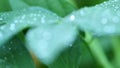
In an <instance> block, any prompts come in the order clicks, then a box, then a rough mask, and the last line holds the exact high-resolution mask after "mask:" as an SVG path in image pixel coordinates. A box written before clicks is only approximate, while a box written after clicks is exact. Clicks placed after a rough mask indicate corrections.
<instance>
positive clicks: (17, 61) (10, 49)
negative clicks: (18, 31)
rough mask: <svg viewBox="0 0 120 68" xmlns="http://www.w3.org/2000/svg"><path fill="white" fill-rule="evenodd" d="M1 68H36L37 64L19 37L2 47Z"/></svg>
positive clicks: (0, 53)
mask: <svg viewBox="0 0 120 68" xmlns="http://www.w3.org/2000/svg"><path fill="white" fill-rule="evenodd" d="M0 68H35V64H34V62H33V60H32V58H31V56H30V54H29V52H28V51H27V49H26V48H25V46H24V44H23V43H22V42H21V40H19V39H18V38H17V37H15V38H14V39H11V41H9V42H8V43H6V44H4V46H1V47H0Z"/></svg>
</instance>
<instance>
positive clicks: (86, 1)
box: [74, 0, 107, 8]
mask: <svg viewBox="0 0 120 68" xmlns="http://www.w3.org/2000/svg"><path fill="white" fill-rule="evenodd" d="M74 1H76V4H77V5H78V6H79V7H80V8H83V7H86V6H94V5H96V4H99V3H102V2H103V1H107V0H74Z"/></svg>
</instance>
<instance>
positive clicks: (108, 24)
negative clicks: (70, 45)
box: [63, 0, 120, 36]
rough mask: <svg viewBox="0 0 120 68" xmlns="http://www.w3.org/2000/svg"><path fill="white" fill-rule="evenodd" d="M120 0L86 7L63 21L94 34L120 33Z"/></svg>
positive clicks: (111, 0)
mask: <svg viewBox="0 0 120 68" xmlns="http://www.w3.org/2000/svg"><path fill="white" fill-rule="evenodd" d="M119 3H120V1H119V0H110V1H108V2H104V3H102V4H100V5H96V6H95V7H90V8H88V7H86V8H83V9H81V10H78V11H76V12H73V13H72V14H70V15H69V16H67V17H65V18H64V20H63V22H66V23H73V24H75V25H77V26H78V27H79V28H80V29H82V30H85V31H89V32H91V33H93V34H94V35H97V36H98V35H114V34H115V35H120V30H119V27H120V19H119V18H120V10H119V9H120V5H119Z"/></svg>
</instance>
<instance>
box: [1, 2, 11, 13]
mask: <svg viewBox="0 0 120 68" xmlns="http://www.w3.org/2000/svg"><path fill="white" fill-rule="evenodd" d="M10 10H11V7H10V4H9V1H8V0H0V12H5V11H10Z"/></svg>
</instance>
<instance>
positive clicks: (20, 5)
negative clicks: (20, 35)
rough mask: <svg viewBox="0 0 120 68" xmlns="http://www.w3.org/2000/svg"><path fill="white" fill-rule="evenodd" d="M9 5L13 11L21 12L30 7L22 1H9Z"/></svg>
mask: <svg viewBox="0 0 120 68" xmlns="http://www.w3.org/2000/svg"><path fill="white" fill-rule="evenodd" d="M9 3H10V5H11V7H12V9H13V10H20V9H23V8H28V7H29V5H27V4H26V3H24V2H23V1H22V0H9Z"/></svg>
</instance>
